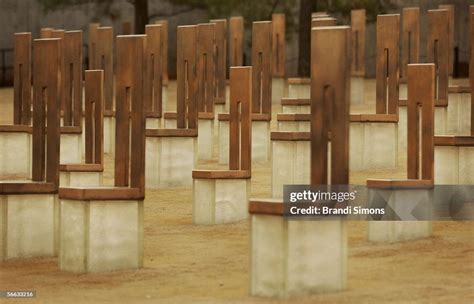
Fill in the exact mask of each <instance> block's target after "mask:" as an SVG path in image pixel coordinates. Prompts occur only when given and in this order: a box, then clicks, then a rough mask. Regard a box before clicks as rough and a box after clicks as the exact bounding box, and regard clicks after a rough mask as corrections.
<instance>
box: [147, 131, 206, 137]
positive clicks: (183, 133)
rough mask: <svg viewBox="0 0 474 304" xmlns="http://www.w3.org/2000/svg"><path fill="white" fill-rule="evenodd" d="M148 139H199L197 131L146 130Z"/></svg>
mask: <svg viewBox="0 0 474 304" xmlns="http://www.w3.org/2000/svg"><path fill="white" fill-rule="evenodd" d="M146 136H148V137H197V136H198V131H197V129H146Z"/></svg>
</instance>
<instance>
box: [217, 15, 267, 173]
mask: <svg viewBox="0 0 474 304" xmlns="http://www.w3.org/2000/svg"><path fill="white" fill-rule="evenodd" d="M252 33H253V34H252V121H253V123H252V161H253V162H257V163H267V162H268V161H270V157H271V146H270V121H271V114H272V96H271V95H272V90H271V58H272V55H271V52H272V49H271V39H272V37H271V35H272V23H271V22H270V21H260V22H254V23H253V27H252ZM218 120H219V163H220V164H227V163H228V162H229V159H228V156H229V138H228V135H229V131H228V130H229V120H230V116H229V114H227V113H225V114H219V116H218Z"/></svg>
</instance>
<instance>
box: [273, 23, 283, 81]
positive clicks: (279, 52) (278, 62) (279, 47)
mask: <svg viewBox="0 0 474 304" xmlns="http://www.w3.org/2000/svg"><path fill="white" fill-rule="evenodd" d="M285 23H286V19H285V14H272V76H273V77H285V75H286V72H285V70H286V34H285V32H286V25H285Z"/></svg>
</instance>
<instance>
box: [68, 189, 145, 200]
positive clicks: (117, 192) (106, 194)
mask: <svg viewBox="0 0 474 304" xmlns="http://www.w3.org/2000/svg"><path fill="white" fill-rule="evenodd" d="M144 197H145V194H144V193H142V191H141V190H140V189H139V188H128V187H100V188H85V187H79V188H59V198H60V199H67V200H78V201H107V200H143V199H144Z"/></svg>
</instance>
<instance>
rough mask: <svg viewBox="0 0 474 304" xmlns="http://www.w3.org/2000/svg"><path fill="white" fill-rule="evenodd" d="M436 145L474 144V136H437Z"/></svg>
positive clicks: (466, 145) (469, 145)
mask: <svg viewBox="0 0 474 304" xmlns="http://www.w3.org/2000/svg"><path fill="white" fill-rule="evenodd" d="M434 144H435V146H465V147H471V146H474V136H449V135H448V136H435V138H434Z"/></svg>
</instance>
